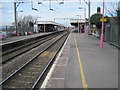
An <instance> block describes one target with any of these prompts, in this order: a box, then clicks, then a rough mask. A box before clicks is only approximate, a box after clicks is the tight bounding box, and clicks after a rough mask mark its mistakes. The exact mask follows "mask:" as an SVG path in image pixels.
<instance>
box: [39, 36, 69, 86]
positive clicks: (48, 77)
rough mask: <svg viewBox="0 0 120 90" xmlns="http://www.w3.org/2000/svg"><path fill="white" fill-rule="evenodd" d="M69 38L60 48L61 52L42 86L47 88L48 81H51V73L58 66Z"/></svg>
mask: <svg viewBox="0 0 120 90" xmlns="http://www.w3.org/2000/svg"><path fill="white" fill-rule="evenodd" d="M69 37H70V35H69V36H68V38H69ZM68 38H67V40H66V41H65V43H64V45H63V47H62V49H61V50H60V53H59V54H58V57H57V58H56V60H55V62H54V63H53V65H52V67H51V69H50V71H49V72H48V74H47V76H46V78H45V80H44V82H43V84H42V85H41V88H45V87H46V85H47V83H48V81H49V79H50V77H51V75H52V73H53V71H54V69H55V66H56V65H57V63H58V60H59V58H60V56H61V54H62V51H63V49H64V47H65V45H66V43H67V41H68Z"/></svg>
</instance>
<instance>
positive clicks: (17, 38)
mask: <svg viewBox="0 0 120 90" xmlns="http://www.w3.org/2000/svg"><path fill="white" fill-rule="evenodd" d="M49 33H52V32H47V33H38V34H32V35H26V36H15V37H9V38H6V39H3V40H2V42H0V44H6V43H12V42H17V41H21V40H24V39H29V38H33V37H38V36H42V35H46V34H49Z"/></svg>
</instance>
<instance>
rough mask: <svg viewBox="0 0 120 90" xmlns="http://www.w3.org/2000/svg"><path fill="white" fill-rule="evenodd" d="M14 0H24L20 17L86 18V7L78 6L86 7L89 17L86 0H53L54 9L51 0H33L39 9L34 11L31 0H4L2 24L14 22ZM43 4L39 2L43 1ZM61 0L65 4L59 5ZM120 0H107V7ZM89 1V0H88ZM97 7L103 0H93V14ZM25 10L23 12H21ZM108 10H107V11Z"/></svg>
mask: <svg viewBox="0 0 120 90" xmlns="http://www.w3.org/2000/svg"><path fill="white" fill-rule="evenodd" d="M14 1H23V2H25V3H21V4H20V5H19V6H18V8H17V11H18V19H19V17H21V16H27V15H31V16H34V17H36V16H37V17H41V18H38V20H39V21H53V20H54V18H78V16H76V15H81V18H84V9H78V7H84V8H86V16H87V18H88V6H87V4H86V3H85V2H84V0H57V1H56V0H51V8H53V9H54V11H51V10H49V0H33V8H36V9H38V11H34V10H32V9H31V0H4V1H3V0H2V2H0V12H1V10H2V13H1V14H0V23H1V22H2V25H11V23H12V22H14V4H13V2H14ZM41 1H42V4H41V5H40V4H38V2H41ZM61 1H64V4H63V5H59V3H60V2H61ZM118 1H120V0H105V7H106V8H108V9H111V10H112V4H111V2H112V3H116V2H118ZM86 2H88V0H86ZM97 7H101V8H102V0H91V15H92V14H94V13H96V10H97ZM19 11H23V12H19ZM105 12H106V11H105ZM56 22H60V23H62V24H65V23H67V22H68V20H67V19H65V20H64V19H56Z"/></svg>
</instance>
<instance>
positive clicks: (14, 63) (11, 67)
mask: <svg viewBox="0 0 120 90" xmlns="http://www.w3.org/2000/svg"><path fill="white" fill-rule="evenodd" d="M60 36H61V35H60ZM60 36H58V37H56V38H54V39H52V40H50V41H49V42H46V43H44V44H41V45H40V46H39V47H36V48H34V49H32V50H30V51H28V52H26V53H24V54H22V55H20V56H18V57H17V58H14V59H12V60H11V61H10V62H7V63H6V64H3V65H1V66H0V68H1V67H2V79H3V80H4V79H5V78H6V77H8V76H9V75H10V74H11V73H13V72H14V71H15V70H17V69H18V68H20V67H21V66H22V65H23V64H24V63H26V62H27V61H28V60H30V59H31V58H32V57H33V56H35V55H36V54H37V53H39V52H40V51H41V50H43V49H44V48H45V47H46V46H48V45H49V44H51V43H52V42H54V41H55V40H56V39H58V38H59V37H60Z"/></svg>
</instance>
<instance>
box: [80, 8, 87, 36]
mask: <svg viewBox="0 0 120 90" xmlns="http://www.w3.org/2000/svg"><path fill="white" fill-rule="evenodd" d="M78 9H84V20H85V22H84V23H85V24H84V36H86V8H83V7H79V8H78Z"/></svg>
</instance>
